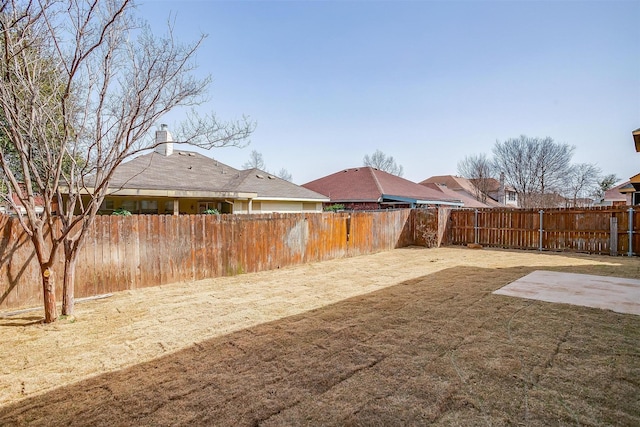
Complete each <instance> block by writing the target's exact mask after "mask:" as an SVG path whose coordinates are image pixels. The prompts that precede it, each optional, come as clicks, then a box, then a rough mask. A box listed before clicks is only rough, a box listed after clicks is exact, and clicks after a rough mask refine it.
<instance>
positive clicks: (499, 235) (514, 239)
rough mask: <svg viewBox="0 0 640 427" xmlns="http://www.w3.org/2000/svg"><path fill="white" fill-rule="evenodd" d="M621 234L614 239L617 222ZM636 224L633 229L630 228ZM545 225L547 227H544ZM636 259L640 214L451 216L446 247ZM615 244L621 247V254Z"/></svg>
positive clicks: (492, 212) (478, 212) (480, 212)
mask: <svg viewBox="0 0 640 427" xmlns="http://www.w3.org/2000/svg"><path fill="white" fill-rule="evenodd" d="M612 218H614V219H615V220H616V221H615V222H616V224H617V229H614V230H613V233H615V234H616V235H615V236H614V237H612V235H611V233H612V229H611V223H612V221H611V219H612ZM630 219H631V229H630V228H629V225H630ZM541 222H542V224H541ZM630 241H631V242H632V253H631V254H632V255H637V254H639V253H640V208H638V207H636V208H634V209H633V210H631V209H630V207H616V208H611V207H605V208H590V209H545V210H538V209H475V210H454V211H451V212H450V219H449V221H448V230H447V232H446V243H448V244H453V245H465V244H468V243H479V244H481V245H483V246H489V247H501V248H509V249H538V250H540V249H541V250H549V251H570V252H585V253H592V254H607V255H609V254H612V253H617V254H618V255H629V242H630ZM611 242H616V244H617V246H616V247H615V248H612V247H611Z"/></svg>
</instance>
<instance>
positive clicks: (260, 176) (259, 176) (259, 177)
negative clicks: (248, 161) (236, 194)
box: [256, 175, 264, 179]
mask: <svg viewBox="0 0 640 427" xmlns="http://www.w3.org/2000/svg"><path fill="white" fill-rule="evenodd" d="M256 178H258V179H264V176H262V175H256Z"/></svg>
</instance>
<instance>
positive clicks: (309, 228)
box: [0, 209, 438, 309]
mask: <svg viewBox="0 0 640 427" xmlns="http://www.w3.org/2000/svg"><path fill="white" fill-rule="evenodd" d="M416 212H417V211H411V210H408V209H406V210H394V211H381V212H352V213H346V212H345V213H323V214H320V213H318V214H315V213H314V214H258V215H182V216H170V215H155V216H152V215H139V216H137V215H134V216H130V217H120V216H98V217H96V220H95V222H94V224H93V226H92V227H91V228H90V230H89V233H88V235H87V239H86V241H85V244H84V246H83V247H82V248H81V251H80V253H79V258H78V261H77V267H76V289H75V295H76V297H77V298H81V297H87V296H92V295H100V294H105V293H109V292H115V291H121V290H126V289H135V288H139V287H146V286H154V285H160V284H164V283H171V282H180V281H184V282H190V281H193V280H198V279H203V278H207V277H217V276H224V275H234V274H239V273H244V272H254V271H262V270H269V269H277V268H280V267H286V266H290V265H295V264H300V263H305V262H316V261H324V260H329V259H334V258H343V257H347V256H356V255H361V254H368V253H373V252H379V251H385V250H390V249H393V248H395V247H402V246H408V245H412V244H414V240H415V239H414V236H413V229H414V227H413V222H414V220H413V218H414V217H416V216H420V214H417V213H416ZM423 216H424V215H423ZM428 216H429V217H430V218H433V217H435V220H433V219H432V222H431V224H432V225H431V226H434V227H437V226H438V224H437V215H436V214H435V213H434V212H431V213H429V214H428ZM0 243H1V245H2V246H0V297H1V299H0V309H4V308H14V307H22V306H33V305H39V304H41V301H42V289H41V283H40V276H39V267H38V264H37V262H36V260H35V257H34V254H33V248H32V244H31V242H30V241H29V240H28V237H27V236H26V235H25V233H24V232H23V230H22V228H21V226H20V224H19V223H18V221H17V219H15V218H14V219H11V218H9V217H7V216H0ZM63 266H64V256H63V253H62V250H60V253H59V254H58V258H57V263H56V265H55V266H54V272H55V277H56V284H57V292H58V298H60V297H61V288H62V274H63ZM187 286H188V285H187Z"/></svg>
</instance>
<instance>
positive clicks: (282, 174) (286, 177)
mask: <svg viewBox="0 0 640 427" xmlns="http://www.w3.org/2000/svg"><path fill="white" fill-rule="evenodd" d="M278 178H281V179H284V180H285V181H289V182H291V181H293V177H292V176H291V174H290V173H289V171H288V170H286V169H285V168H282V169H280V172H278Z"/></svg>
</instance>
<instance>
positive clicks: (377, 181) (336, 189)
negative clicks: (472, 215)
mask: <svg viewBox="0 0 640 427" xmlns="http://www.w3.org/2000/svg"><path fill="white" fill-rule="evenodd" d="M302 186H303V187H306V188H308V189H310V190H313V191H316V192H318V193H320V194H324V195H326V196H327V197H329V198H330V199H331V202H334V203H341V202H383V201H398V202H406V203H418V204H427V203H432V204H460V201H459V198H453V199H452V198H451V197H449V196H448V195H445V194H444V193H443V192H441V191H438V190H435V189H432V188H427V187H424V186H422V185H419V184H416V183H415V182H412V181H409V180H407V179H404V178H401V177H399V176H396V175H392V174H390V173H387V172H384V171H381V170H379V169H376V168H372V167H369V166H363V167H359V168H352V169H345V170H342V171H340V172H336V173H334V174H331V175H327V176H325V177H323V178H319V179H316V180H315V181H311V182H308V183H306V184H303V185H302Z"/></svg>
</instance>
